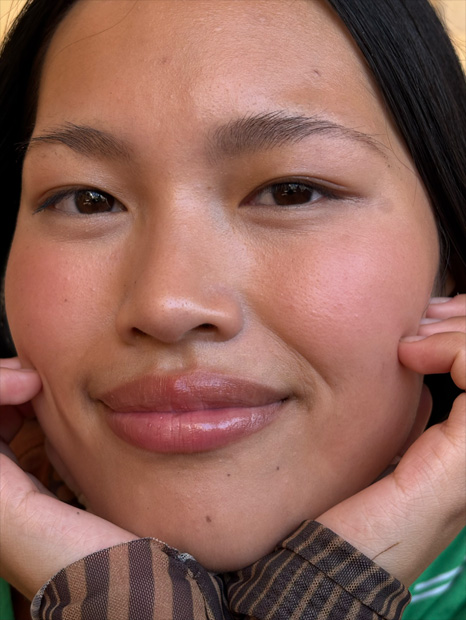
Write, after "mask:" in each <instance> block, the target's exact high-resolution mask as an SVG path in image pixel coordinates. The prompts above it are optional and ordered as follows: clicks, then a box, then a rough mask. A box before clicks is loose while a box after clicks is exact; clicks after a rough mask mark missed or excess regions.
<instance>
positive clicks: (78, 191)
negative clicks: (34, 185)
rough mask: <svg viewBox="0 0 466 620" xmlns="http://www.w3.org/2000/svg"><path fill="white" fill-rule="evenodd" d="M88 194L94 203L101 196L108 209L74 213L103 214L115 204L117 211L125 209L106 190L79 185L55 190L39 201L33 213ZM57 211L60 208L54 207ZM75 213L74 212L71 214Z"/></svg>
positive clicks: (96, 203) (109, 210) (96, 202)
mask: <svg viewBox="0 0 466 620" xmlns="http://www.w3.org/2000/svg"><path fill="white" fill-rule="evenodd" d="M86 194H87V195H88V196H87V197H88V199H89V197H91V196H92V195H93V196H94V200H93V201H91V204H92V202H93V203H94V204H95V205H98V203H99V201H98V200H95V199H96V198H97V197H101V198H104V199H105V201H106V202H107V203H109V205H110V209H105V210H102V211H98V210H97V211H94V212H89V213H84V212H79V211H77V212H76V215H97V214H101V213H103V214H105V213H113V212H115V211H113V207H114V206H117V207H118V209H117V212H118V211H125V210H126V209H125V208H124V206H123V205H122V204H121V203H120V202H118V200H117V199H116V198H114V197H113V196H112V195H111V194H107V192H103V191H101V190H98V189H94V188H91V187H86V188H84V187H79V188H69V189H65V190H62V191H60V192H57V193H56V194H53V195H52V196H49V198H47V199H46V200H44V202H42V203H41V205H40V206H39V207H38V208H37V209H36V210H35V213H40V212H41V211H46V210H47V209H50V208H56V207H57V205H59V204H60V203H61V202H63V201H64V200H65V199H66V198H74V200H75V201H76V199H77V198H78V197H79V196H80V195H82V196H83V197H84V196H85V195H86ZM100 202H103V201H102V200H100ZM56 210H57V211H60V209H56ZM62 212H63V213H66V211H64V210H62ZM73 215H75V214H73Z"/></svg>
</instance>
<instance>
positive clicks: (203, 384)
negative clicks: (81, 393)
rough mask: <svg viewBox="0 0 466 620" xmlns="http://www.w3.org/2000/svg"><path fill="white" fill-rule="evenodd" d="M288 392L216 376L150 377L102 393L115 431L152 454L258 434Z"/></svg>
mask: <svg viewBox="0 0 466 620" xmlns="http://www.w3.org/2000/svg"><path fill="white" fill-rule="evenodd" d="M288 397H289V394H287V393H285V392H284V391H279V390H276V389H274V388H271V387H269V386H266V385H263V384H261V383H256V382H253V381H249V380H245V379H242V378H238V377H232V376H227V375H221V374H212V373H201V372H196V373H191V374H185V375H151V376H144V377H139V378H136V379H133V380H131V381H129V382H127V383H123V384H121V385H119V386H118V387H116V388H114V389H112V390H109V391H108V392H105V393H103V394H102V395H99V397H98V400H99V401H101V402H102V403H103V404H104V405H105V410H106V420H107V423H108V425H109V427H110V428H111V430H112V431H113V432H114V433H115V434H116V435H117V436H118V437H119V438H120V439H123V440H124V441H126V442H127V443H129V444H131V445H134V446H136V447H139V448H143V449H145V450H149V451H151V452H162V453H183V454H191V453H195V452H205V451H209V450H215V449H218V448H221V447H223V446H226V445H228V444H230V443H232V442H234V441H237V440H239V439H241V438H243V437H246V436H248V435H251V434H253V433H256V432H258V431H260V430H261V429H262V428H264V427H265V426H267V425H268V424H270V422H272V420H274V419H275V418H276V416H277V415H278V413H279V411H280V410H281V408H282V405H283V404H284V402H285V401H286V400H287V399H288Z"/></svg>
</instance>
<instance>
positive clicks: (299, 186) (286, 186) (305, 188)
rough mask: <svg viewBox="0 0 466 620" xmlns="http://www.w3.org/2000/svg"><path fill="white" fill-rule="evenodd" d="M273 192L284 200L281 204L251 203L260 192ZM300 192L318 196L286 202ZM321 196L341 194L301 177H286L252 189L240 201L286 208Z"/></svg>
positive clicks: (334, 197)
mask: <svg viewBox="0 0 466 620" xmlns="http://www.w3.org/2000/svg"><path fill="white" fill-rule="evenodd" d="M273 192H277V193H279V196H280V195H281V197H282V198H283V200H284V202H283V204H275V205H273V204H260V203H259V204H256V205H254V204H253V203H252V201H253V200H254V198H256V197H257V196H260V195H261V194H262V195H263V194H266V193H268V194H269V195H271V196H272V195H273ZM300 192H301V193H302V192H308V193H309V194H311V196H313V195H314V194H315V193H317V194H319V198H317V199H314V200H313V199H307V200H305V201H302V202H296V203H294V202H292V201H291V202H288V199H289V198H291V199H292V198H293V196H296V195H297V194H298V193H300ZM321 198H328V199H330V200H338V199H339V198H341V196H339V195H338V194H337V193H336V192H335V191H332V190H331V189H330V188H328V187H324V186H322V185H318V184H317V183H312V182H310V181H305V180H302V179H296V180H288V179H287V180H283V181H278V182H276V183H268V184H267V185H264V186H262V187H260V188H259V189H256V190H254V192H252V193H251V194H249V196H248V197H247V198H246V199H245V200H244V201H243V202H242V205H245V206H264V207H269V208H270V207H271V208H278V209H286V208H288V209H290V208H293V207H296V208H299V207H302V206H303V205H306V204H313V203H315V202H318V201H319V200H320V199H321ZM275 199H276V198H275ZM285 203H286V204H285Z"/></svg>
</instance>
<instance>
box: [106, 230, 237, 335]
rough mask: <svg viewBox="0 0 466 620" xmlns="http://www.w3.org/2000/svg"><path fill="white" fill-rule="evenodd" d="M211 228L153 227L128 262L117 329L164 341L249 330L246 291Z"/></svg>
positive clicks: (134, 246)
mask: <svg viewBox="0 0 466 620" xmlns="http://www.w3.org/2000/svg"><path fill="white" fill-rule="evenodd" d="M212 233H213V231H211V230H209V226H208V225H207V224H206V225H204V226H199V223H196V225H195V226H190V225H189V224H188V223H187V222H183V223H182V224H181V223H178V225H177V224H176V223H175V224H172V225H171V226H161V225H159V226H154V227H152V229H151V227H147V228H146V229H145V230H144V232H143V233H142V234H140V235H139V236H138V237H137V239H135V240H134V242H133V243H132V244H130V247H131V250H130V251H129V252H128V253H127V258H126V259H125V261H124V263H125V266H124V268H123V271H124V276H123V277H124V281H125V282H124V286H123V287H122V290H124V291H125V292H124V295H123V299H122V302H121V305H120V308H119V311H118V316H117V331H118V332H119V334H120V336H121V337H122V338H123V339H124V340H125V341H126V342H129V343H134V342H136V341H139V340H140V338H141V336H142V335H144V336H145V337H146V338H151V339H155V340H158V341H160V342H163V343H177V342H180V341H182V340H185V339H193V338H197V339H203V340H210V341H226V340H229V339H231V338H233V337H234V336H236V335H237V334H238V333H239V332H240V331H241V329H242V326H243V312H242V304H241V297H240V292H239V291H238V290H236V287H235V285H234V282H235V276H234V273H236V270H235V268H234V266H233V256H232V253H231V251H230V248H229V246H228V243H227V242H226V241H225V240H223V241H222V235H215V234H212Z"/></svg>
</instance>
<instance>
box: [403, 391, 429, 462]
mask: <svg viewBox="0 0 466 620" xmlns="http://www.w3.org/2000/svg"><path fill="white" fill-rule="evenodd" d="M431 413H432V395H431V393H430V390H429V388H428V387H427V385H426V384H425V383H423V385H422V390H421V396H420V398H419V404H418V406H417V411H416V416H415V419H414V423H413V426H412V427H411V430H410V432H409V435H408V437H407V438H406V441H405V442H404V444H403V446H402V448H401V450H400V451H399V453H398V456H399V457H402V456H403V455H404V454H405V452H407V450H408V449H409V447H410V446H411V444H413V443H414V442H415V441H416V439H417V438H418V437H419V436H420V435H422V433H423V432H424V430H425V428H426V426H427V423H428V422H429V418H430V414H431Z"/></svg>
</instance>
